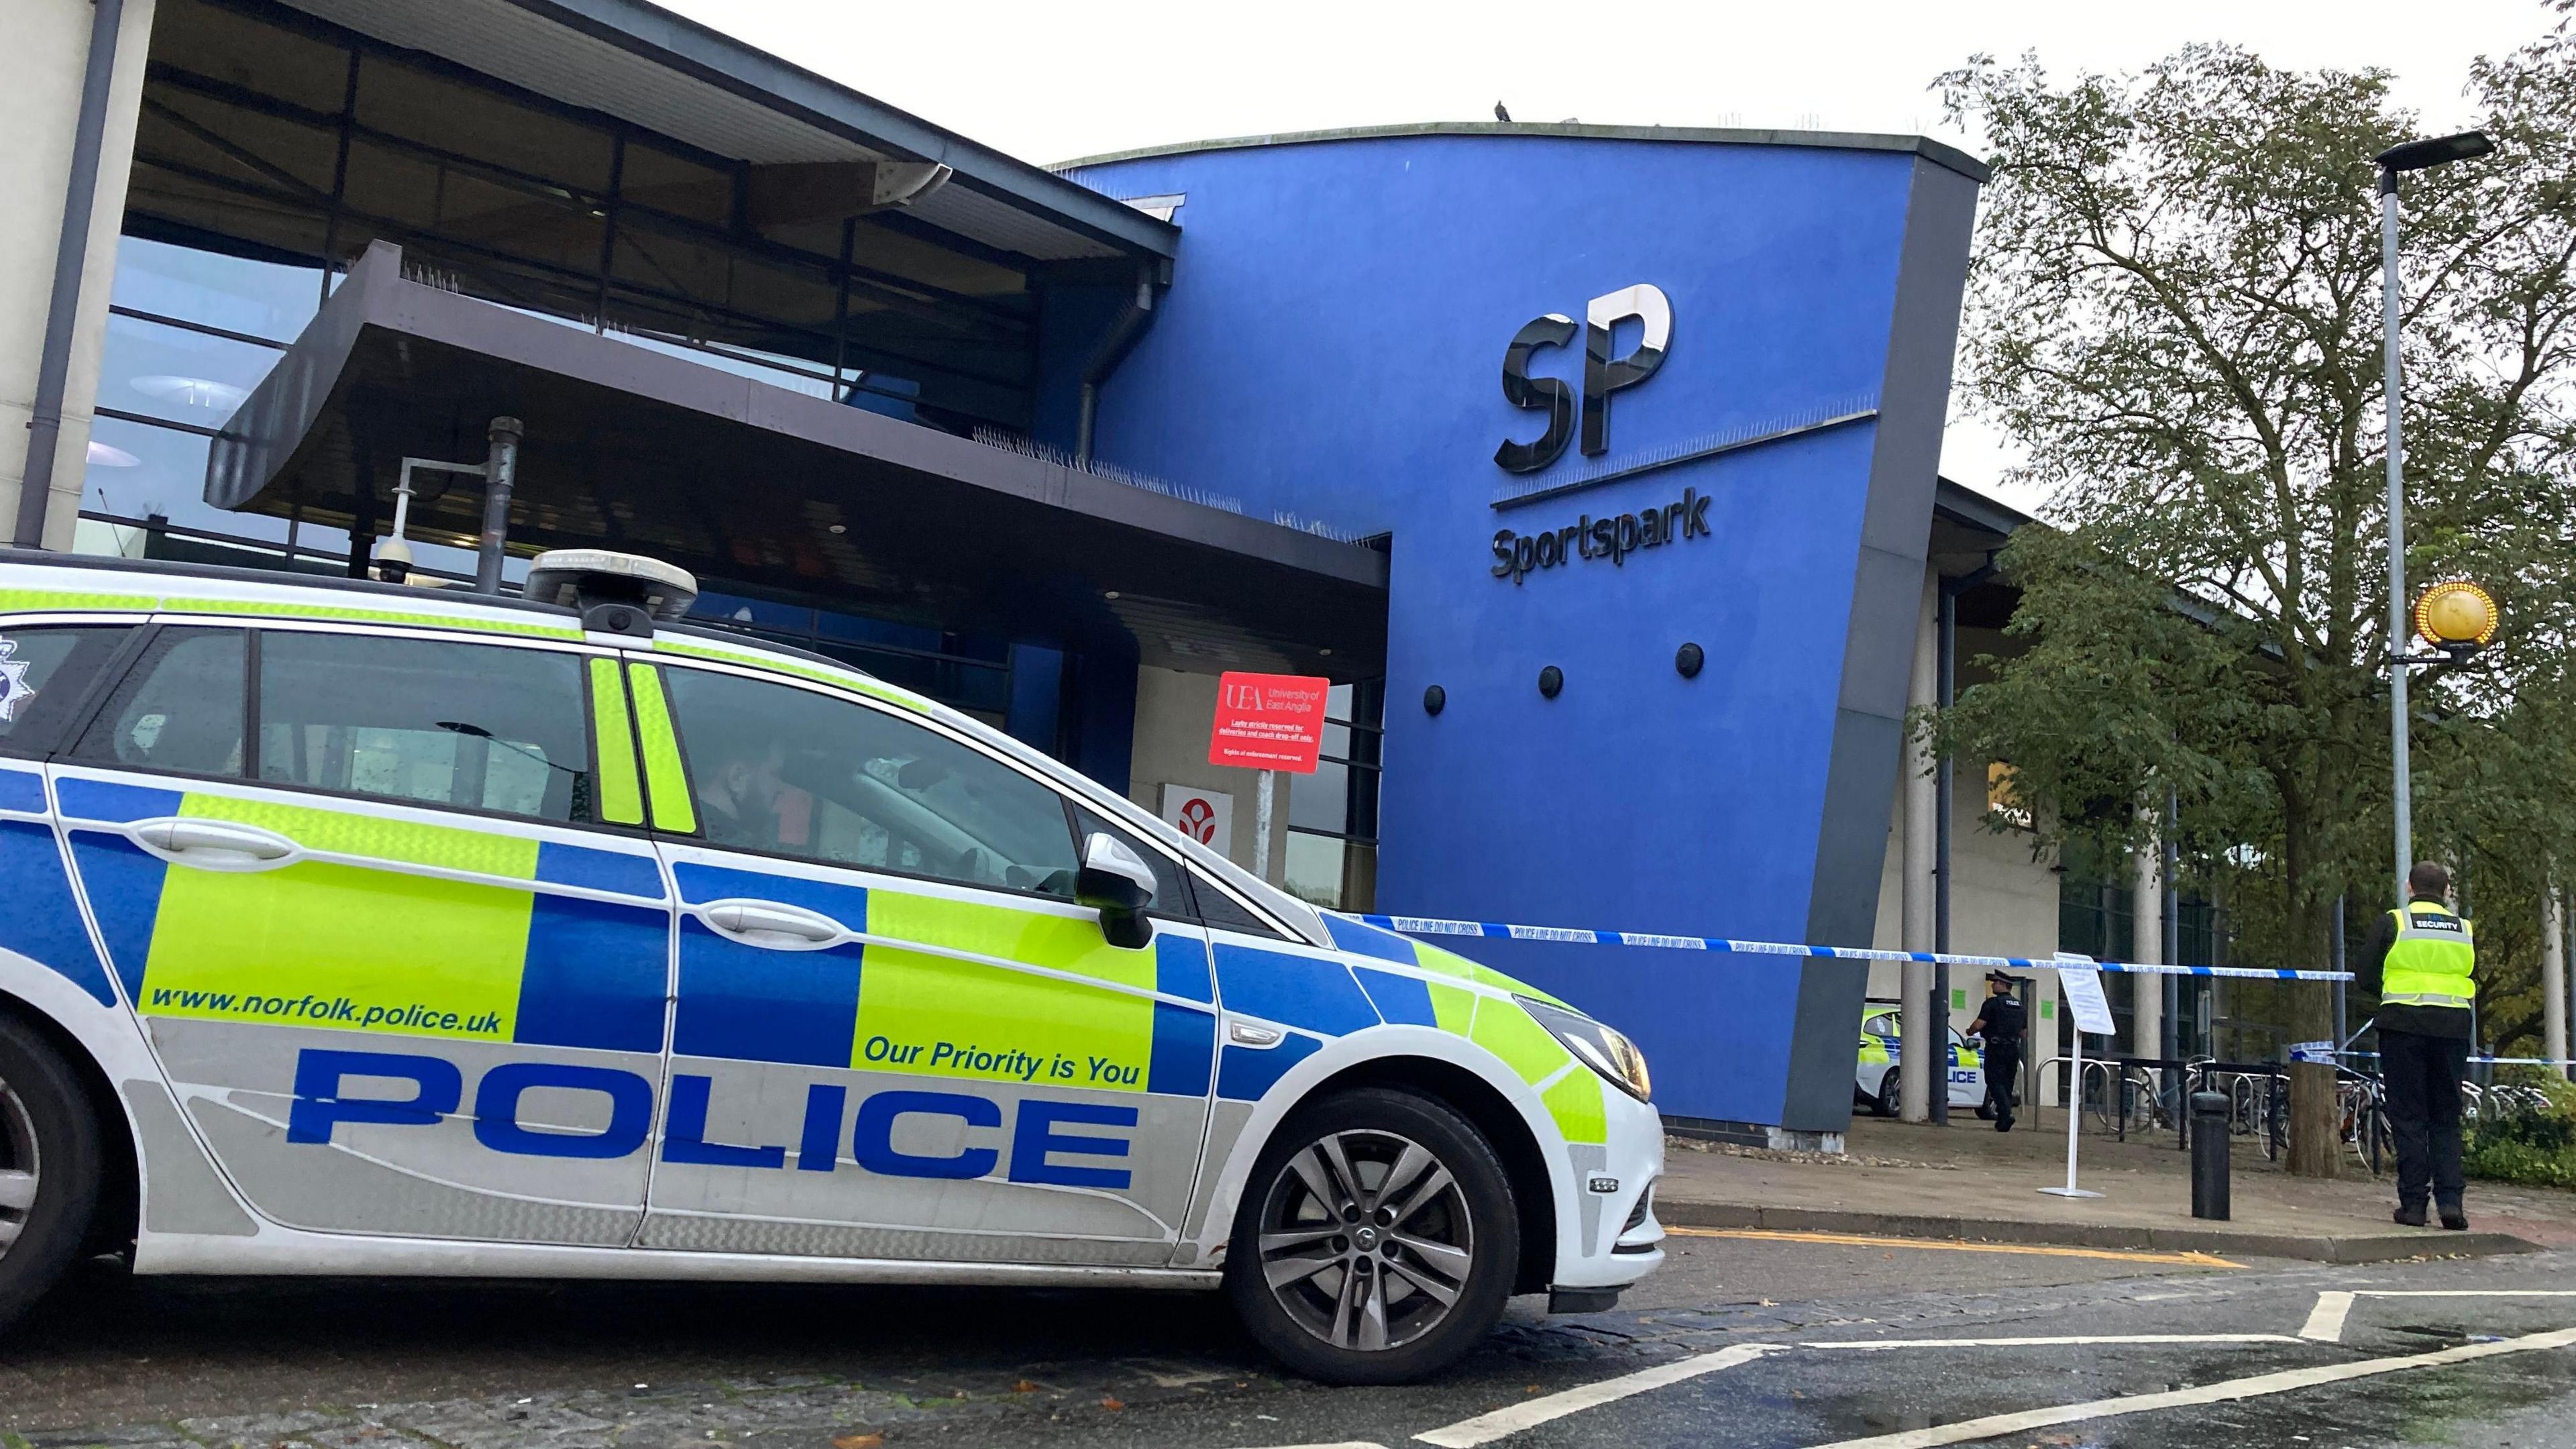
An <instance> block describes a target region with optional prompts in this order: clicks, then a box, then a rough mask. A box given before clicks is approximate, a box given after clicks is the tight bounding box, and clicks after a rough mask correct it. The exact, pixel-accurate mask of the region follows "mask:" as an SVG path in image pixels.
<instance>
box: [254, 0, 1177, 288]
mask: <svg viewBox="0 0 2576 1449" xmlns="http://www.w3.org/2000/svg"><path fill="white" fill-rule="evenodd" d="M283 3H285V4H287V5H289V6H292V7H293V8H295V9H298V10H302V11H304V12H306V13H307V14H310V15H313V16H316V17H319V18H321V19H324V20H328V21H330V22H331V23H333V24H335V25H340V26H344V27H346V28H348V29H350V30H354V31H357V32H359V33H360V34H362V35H367V36H370V37H373V38H374V39H376V40H379V41H382V42H384V43H385V44H388V45H395V46H401V47H403V48H405V49H409V50H417V51H422V52H425V53H427V54H430V55H434V56H437V57H439V58H441V59H444V60H449V61H453V62H454V63H456V64H458V65H461V66H465V67H467V68H469V69H471V70H476V71H480V72H482V73H484V74H486V75H490V76H494V77H497V78H499V79H501V80H504V81H507V82H509V83H511V84H513V85H516V86H519V87H522V88H524V89H526V90H528V91H532V92H534V93H536V94H538V95H541V96H545V97H547V98H549V99H551V100H555V101H559V102H561V103H563V104H566V105H571V106H577V107H580V108H583V109H586V110H593V111H598V112H601V113H603V114H606V115H610V116H615V117H617V118H619V119H621V120H625V121H629V122H632V123H633V124H635V125H639V126H644V127H647V128H649V129H652V130H655V131H659V132H661V133H662V134H664V135H667V136H670V137H672V138H674V139H677V140H681V141H686V142H688V143H690V144H691V145H694V146H698V147H700V148H703V149H704V150H707V151H710V152H713V153H715V154H717V155H720V156H730V157H734V158H736V159H738V160H742V161H747V162H751V163H755V164H776V163H789V162H817V161H876V160H905V161H937V162H943V163H945V164H947V165H949V166H952V167H954V168H956V175H955V177H954V178H953V179H952V180H950V182H949V183H948V185H947V186H945V187H943V188H941V189H940V190H939V191H937V192H934V193H932V194H931V195H928V196H925V197H923V198H922V199H921V200H920V201H919V202H918V203H916V204H915V205H913V206H912V207H911V208H910V214H911V215H912V216H913V217H915V218H917V219H919V220H921V221H924V222H927V223H929V224H931V225H933V226H936V227H939V228H941V229H942V230H945V231H949V232H952V233H954V234H956V235H958V236H961V237H965V238H968V239H970V240H973V241H977V242H981V243H983V244H985V245H987V246H991V247H995V248H999V249H1001V250H1004V251H1010V252H1017V253H1019V254H1021V255H1023V256H1027V257H1032V258H1035V259H1037V260H1040V261H1071V260H1080V259H1087V258H1116V257H1139V258H1147V257H1150V258H1158V259H1164V260H1168V259H1169V258H1170V257H1171V256H1172V255H1173V253H1174V251H1175V250H1177V247H1178V242H1179V235H1180V233H1179V231H1178V229H1177V228H1175V227H1173V226H1171V225H1170V224H1169V223H1167V222H1163V221H1159V220H1157V219H1155V218H1153V217H1151V216H1148V215H1146V214H1144V213H1143V212H1140V211H1137V210H1135V209H1134V208H1132V207H1129V206H1125V205H1123V204H1121V203H1119V202H1116V201H1113V200H1110V199H1109V198H1107V197H1104V196H1101V195H1099V194H1098V193H1096V192H1093V191H1090V190H1088V189H1086V188H1084V187H1082V186H1079V185H1077V184H1075V183H1073V182H1071V181H1068V180H1065V179H1063V178H1061V177H1058V176H1055V175H1052V174H1050V173H1048V172H1047V171H1045V170H1043V169H1041V168H1039V167H1035V166H1031V165H1029V164H1028V163H1026V162H1024V161H1019V160H1015V159H1013V158H1011V157H1009V156H1005V155H1003V154H1002V153H1000V152H998V151H995V150H993V149H991V148H989V147H986V146H981V145H978V144H976V143H975V142H973V141H970V140H967V139H966V138H965V137H963V136H959V135H957V134H956V133H954V132H951V131H947V130H943V129H941V128H940V127H938V126H934V125H932V124H930V123H929V122H927V121H924V120H921V119H920V118H919V117H916V116H911V115H907V114H906V113H904V112H902V111H898V110H896V109H894V108H893V107H891V106H887V105H884V104H882V103H880V102H878V101H875V100H871V99H870V98H868V97H866V96H863V95H861V94H859V93H858V92H856V91H853V90H850V89H848V88H847V87H845V86H841V85H837V84H835V83H833V82H831V81H828V80H825V79H824V78H822V77H821V76H818V75H815V74H814V73H813V72H811V71H807V70H804V69H801V68H799V67H797V66H794V65H791V64H789V63H788V62H786V61H783V60H780V59H779V58H777V57H776V56H772V55H767V54H764V53H762V52H760V51H757V50H754V49H752V48H751V47H749V46H747V45H744V44H742V43H741V42H739V41H736V40H733V39H731V38H729V37H726V36H724V35H720V34H718V33H717V32H715V31H713V30H709V29H707V28H705V27H704V26H701V25H698V24H696V23H694V22H692V21H689V20H685V19H683V18H681V17H680V16H677V15H674V14H672V13H671V12H669V11H667V10H664V9H662V8H660V7H659V6H655V5H650V4H646V3H643V0H436V3H422V0H283Z"/></svg>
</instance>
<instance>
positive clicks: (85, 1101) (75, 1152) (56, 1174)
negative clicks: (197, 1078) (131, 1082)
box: [0, 1016, 100, 1327]
mask: <svg viewBox="0 0 2576 1449" xmlns="http://www.w3.org/2000/svg"><path fill="white" fill-rule="evenodd" d="M99 1161H100V1159H99V1134H98V1121H97V1119H96V1118H95V1117H93V1116H92V1115H91V1114H90V1104H89V1095H88V1093H86V1092H84V1091H83V1090H82V1089H81V1086H80V1083H79V1081H78V1080H77V1079H76V1078H74V1077H73V1075H72V1072H71V1068H69V1067H68V1066H65V1065H64V1063H63V1059H62V1057H61V1055H60V1054H59V1053H57V1052H55V1051H54V1049H53V1048H52V1047H50V1046H48V1045H46V1043H45V1041H44V1039H43V1038H42V1037H39V1036H37V1035H36V1034H35V1033H34V1032H32V1031H29V1030H28V1029H27V1028H26V1027H24V1026H23V1025H21V1024H19V1023H18V1022H16V1021H14V1020H11V1019H10V1018H8V1017H6V1016H0V1327H5V1326H6V1325H7V1324H8V1323H9V1322H10V1321H11V1320H13V1319H15V1318H16V1317H17V1316H18V1315H19V1314H20V1313H22V1312H24V1311H26V1309H27V1307H28V1306H29V1305H30V1304H32V1303H34V1302H35V1301H36V1299H37V1298H39V1297H41V1296H42V1295H43V1294H44V1292H45V1290H46V1289H48V1288H51V1287H52V1286H53V1285H54V1280H56V1279H57V1278H60V1277H61V1276H62V1275H63V1270H64V1269H66V1268H68V1267H70V1266H71V1263H72V1259H73V1258H74V1257H75V1256H76V1255H77V1254H78V1251H79V1248H80V1245H81V1242H82V1240H83V1238H84V1237H85V1236H86V1235H87V1234H88V1231H89V1221H90V1215H91V1213H92V1212H93V1211H94V1210H95V1209H96V1208H97V1205H98V1181H99Z"/></svg>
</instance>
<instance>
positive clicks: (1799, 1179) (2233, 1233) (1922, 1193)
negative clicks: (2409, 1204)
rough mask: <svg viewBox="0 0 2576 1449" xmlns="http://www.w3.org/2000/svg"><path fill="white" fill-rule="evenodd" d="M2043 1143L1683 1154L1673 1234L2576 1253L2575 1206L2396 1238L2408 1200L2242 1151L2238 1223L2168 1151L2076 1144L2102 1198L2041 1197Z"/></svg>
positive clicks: (1873, 1130) (2484, 1194) (2086, 1179)
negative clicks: (2218, 1214) (2400, 1208)
mask: <svg viewBox="0 0 2576 1449" xmlns="http://www.w3.org/2000/svg"><path fill="white" fill-rule="evenodd" d="M2047 1121H2048V1123H2049V1124H2050V1125H2053V1126H2054V1127H2055V1128H2056V1129H2057V1130H2055V1131H2054V1132H2051V1131H2049V1130H2047V1128H2045V1127H2043V1128H2042V1130H2040V1131H2037V1132H2033V1131H2029V1130H2016V1131H2014V1132H2011V1133H1999V1132H1996V1131H1995V1130H1994V1129H1993V1128H1992V1127H1991V1126H1990V1125H1988V1124H1986V1123H1982V1122H1973V1121H1970V1122H1966V1123H1954V1124H1952V1125H1950V1126H1948V1127H1935V1126H1932V1125H1930V1124H1922V1123H1903V1122H1889V1121H1883V1120H1878V1119H1870V1118H1863V1119H1860V1120H1857V1121H1855V1122H1854V1123H1853V1124H1852V1130H1851V1132H1850V1133H1849V1135H1848V1136H1847V1138H1846V1142H1847V1144H1848V1148H1849V1150H1848V1151H1847V1152H1844V1153H1841V1154H1828V1153H1812V1152H1772V1151H1766V1150H1763V1149H1759V1148H1746V1147H1736V1146H1732V1145H1728V1144H1714V1143H1707V1142H1699V1141H1693V1140H1690V1139H1685V1138H1674V1139H1672V1142H1671V1144H1670V1147H1671V1150H1670V1151H1669V1153H1668V1154H1667V1162H1666V1168H1665V1175H1664V1178H1663V1181H1662V1183H1661V1184H1660V1185H1659V1186H1658V1187H1657V1189H1656V1193H1655V1206H1656V1216H1657V1217H1658V1218H1659V1219H1661V1220H1662V1221H1663V1222H1664V1223H1666V1224H1667V1225H1670V1226H1681V1227H1702V1228H1718V1229H1743V1230H1764V1231H1774V1232H1823V1233H1856V1234H1874V1235H1882V1236H1888V1237H1911V1238H1959V1239H1966V1240H1970V1241H1983V1242H2002V1243H2035V1244H2054V1245H2059V1246H2066V1247H2082V1248H2112V1249H2137V1250H2148V1251H2161V1252H2201V1253H2212V1254H2216V1255H2219V1256H2228V1255H2242V1256H2256V1257H2270V1258H2299V1259H2307V1260H2310V1261H2314V1262H2323V1263H2376V1262H2391V1261H2397V1260H2402V1259H2408V1258H2422V1257H2465V1256H2479V1255H2485V1254H2493V1253H2516V1252H2529V1251H2533V1250H2536V1249H2541V1248H2554V1247H2576V1193H2569V1192H2563V1191H2557V1190H2553V1189H2546V1188H2524V1187H2509V1186H2501V1185H2497V1184H2489V1183H2478V1182H2472V1183H2471V1184H2470V1185H2469V1193H2468V1208H2469V1219H2470V1231H2468V1232H2465V1233H2455V1232H2445V1231H2443V1230H2441V1229H2439V1228H2406V1227H2400V1226H2398V1225H2397V1224H2396V1223H2394V1222H2391V1221H2390V1219H2389V1213H2390V1210H2391V1209H2392V1208H2393V1207H2394V1206H2395V1204H2396V1188H2395V1185H2394V1182H2393V1181H2392V1180H2391V1179H2389V1178H2385V1177H2382V1178H2379V1179H2376V1180H2374V1179H2372V1178H2370V1177H2369V1176H2368V1175H2367V1174H2366V1173H2363V1172H2361V1171H2360V1169H2359V1168H2358V1167H2357V1166H2354V1167H2352V1168H2351V1169H2350V1171H2351V1173H2352V1175H2351V1176H2347V1177H2342V1178H2337V1179H2332V1180H2326V1181H2317V1180H2311V1179H2305V1178H2295V1177H2292V1176H2290V1175H2289V1173H2288V1172H2287V1171H2286V1170H2284V1169H2283V1167H2282V1166H2281V1165H2280V1164H2278V1163H2276V1162H2272V1161H2269V1160H2267V1159H2265V1158H2264V1156H2263V1154H2262V1152H2261V1151H2260V1150H2259V1148H2258V1147H2257V1146H2256V1144H2255V1143H2253V1142H2252V1141H2250V1140H2246V1139H2239V1140H2238V1141H2237V1142H2236V1143H2235V1144H2234V1150H2233V1152H2232V1154H2231V1158H2230V1174H2231V1182H2230V1197H2231V1203H2230V1208H2231V1211H2230V1214H2229V1217H2228V1219H2227V1220H2226V1221H2224V1222H2217V1221H2208V1220H2203V1219H2198V1218H2194V1217H2193V1216H2192V1215H2191V1163H2190V1158H2189V1156H2188V1154H2186V1153H2184V1152H2182V1151H2180V1150H2178V1149H2177V1148H2176V1147H2175V1145H2174V1142H2173V1139H2172V1138H2171V1137H2170V1136H2162V1135H2159V1136H2157V1137H2153V1138H2147V1137H2140V1136H2136V1135H2132V1136H2131V1137H2130V1138H2129V1139H2128V1140H2126V1141H2121V1140H2118V1139H2116V1138H2114V1137H2112V1136H2110V1135H2109V1134H2091V1133H2088V1134H2085V1135H2084V1136H2083V1137H2081V1138H2080V1139H2079V1142H2078V1148H2079V1182H2080V1185H2082V1186H2084V1187H2086V1188H2090V1189H2092V1190H2094V1191H2098V1192H2100V1193H2101V1194H2102V1196H2101V1197H2098V1198H2064V1197H2056V1196H2051V1195H2049V1194H2045V1193H2042V1192H2041V1191H2039V1189H2041V1188H2043V1187H2049V1186H2056V1185H2061V1184H2063V1183H2064V1181H2065V1175H2066V1137H2065V1132H2064V1122H2065V1119H2064V1118H2063V1117H2060V1116H2057V1115H2056V1114H2055V1113H2050V1114H2048V1116H2047Z"/></svg>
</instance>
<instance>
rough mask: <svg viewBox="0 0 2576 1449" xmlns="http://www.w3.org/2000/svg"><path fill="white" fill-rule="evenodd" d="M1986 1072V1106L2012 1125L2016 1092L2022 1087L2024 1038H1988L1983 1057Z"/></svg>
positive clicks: (1999, 1120) (1996, 1118)
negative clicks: (2022, 1040) (2022, 1045)
mask: <svg viewBox="0 0 2576 1449" xmlns="http://www.w3.org/2000/svg"><path fill="white" fill-rule="evenodd" d="M1983 1060H1984V1064H1985V1069H1986V1105H1987V1106H1988V1107H1991V1108H1993V1109H1994V1113H1995V1120H1996V1121H1998V1122H2009V1121H2011V1120H2012V1115H2013V1102H2014V1101H2015V1100H2016V1097H2017V1094H2016V1092H2015V1091H2014V1089H2015V1088H2016V1087H2019V1086H2020V1085H2021V1038H2019V1037H2001V1038H1998V1037H1988V1038H1986V1050H1985V1055H1984V1058H1983Z"/></svg>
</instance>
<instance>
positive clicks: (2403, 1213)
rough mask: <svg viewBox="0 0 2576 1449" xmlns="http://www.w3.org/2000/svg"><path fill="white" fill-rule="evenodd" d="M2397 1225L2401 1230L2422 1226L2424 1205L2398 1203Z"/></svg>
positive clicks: (2418, 1203)
mask: <svg viewBox="0 0 2576 1449" xmlns="http://www.w3.org/2000/svg"><path fill="white" fill-rule="evenodd" d="M2397 1225H2398V1226H2399V1227H2402V1228H2420V1227H2422V1226H2424V1205H2423V1204H2422V1203H2420V1202H2401V1203H2399V1204H2398V1205H2397Z"/></svg>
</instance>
